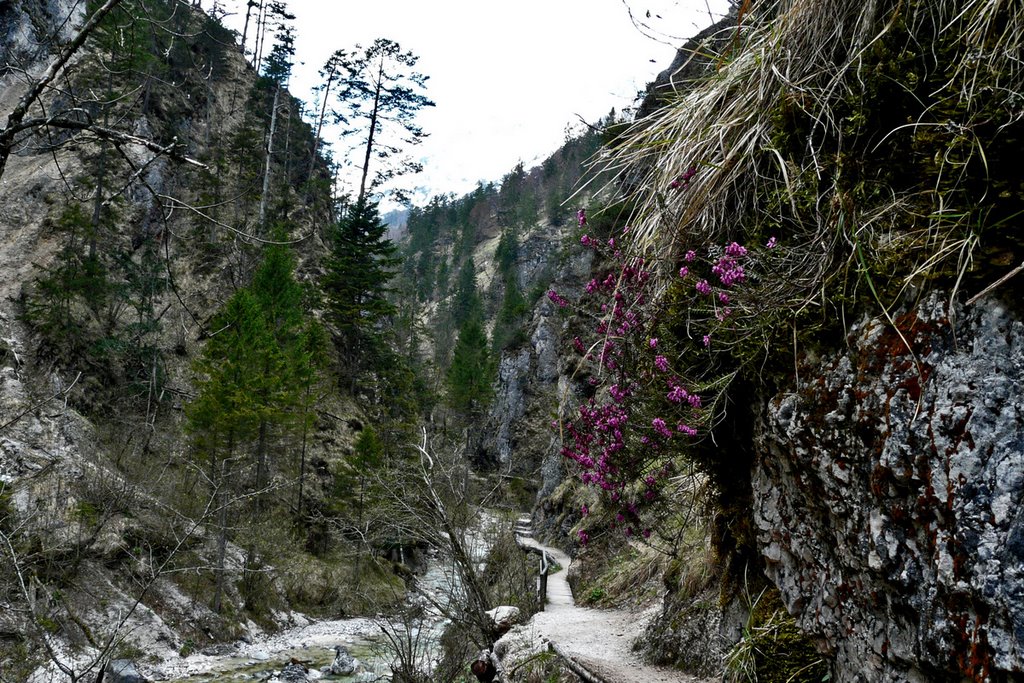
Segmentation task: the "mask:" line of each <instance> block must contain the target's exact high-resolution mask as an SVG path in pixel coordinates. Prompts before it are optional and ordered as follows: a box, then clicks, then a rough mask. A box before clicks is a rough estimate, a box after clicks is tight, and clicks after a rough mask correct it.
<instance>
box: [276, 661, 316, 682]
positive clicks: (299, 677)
mask: <svg viewBox="0 0 1024 683" xmlns="http://www.w3.org/2000/svg"><path fill="white" fill-rule="evenodd" d="M277 680H279V681H283V682H284V683H309V677H308V676H306V667H304V666H302V665H301V664H296V663H294V662H293V663H291V664H288V665H287V666H286V667H284V668H283V669H281V673H280V674H278V676H277Z"/></svg>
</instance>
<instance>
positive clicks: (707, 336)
mask: <svg viewBox="0 0 1024 683" xmlns="http://www.w3.org/2000/svg"><path fill="white" fill-rule="evenodd" d="M704 346H711V335H710V334H705V335H704Z"/></svg>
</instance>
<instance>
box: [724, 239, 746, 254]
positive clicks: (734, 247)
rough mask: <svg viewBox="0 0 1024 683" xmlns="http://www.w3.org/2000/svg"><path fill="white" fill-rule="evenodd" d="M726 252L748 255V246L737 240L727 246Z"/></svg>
mask: <svg viewBox="0 0 1024 683" xmlns="http://www.w3.org/2000/svg"><path fill="white" fill-rule="evenodd" d="M725 253H726V254H728V255H729V256H735V257H740V256H746V255H747V248H746V247H744V246H742V245H740V244H739V243H737V242H733V243H731V244H730V245H729V246H727V247H726V248H725Z"/></svg>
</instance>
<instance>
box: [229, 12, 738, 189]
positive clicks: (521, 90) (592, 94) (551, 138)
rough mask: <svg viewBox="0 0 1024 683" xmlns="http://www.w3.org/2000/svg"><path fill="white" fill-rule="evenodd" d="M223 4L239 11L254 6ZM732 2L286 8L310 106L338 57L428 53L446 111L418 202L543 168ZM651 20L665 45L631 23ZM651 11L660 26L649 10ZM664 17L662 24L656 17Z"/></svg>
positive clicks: (425, 157) (431, 86)
mask: <svg viewBox="0 0 1024 683" xmlns="http://www.w3.org/2000/svg"><path fill="white" fill-rule="evenodd" d="M223 5H224V6H225V7H227V8H228V9H229V10H233V11H235V12H236V13H237V14H236V16H235V17H232V18H230V19H229V20H228V23H229V24H230V25H232V26H239V27H240V24H241V18H242V16H243V15H244V0H227V1H226V2H223ZM727 5H728V2H727V0H707V2H706V1H705V0H649V1H645V0H628V6H627V4H626V3H625V2H624V1H623V0H507V1H504V2H495V1H493V0H490V1H489V0H433V1H428V0H362V1H360V2H352V1H350V0H329V1H328V0H288V6H289V9H290V11H291V12H292V13H294V14H295V15H296V17H297V18H296V22H295V25H296V51H297V55H296V59H297V61H298V62H300V63H298V64H296V67H295V70H294V73H293V82H292V88H291V89H292V91H293V93H294V94H295V95H296V96H298V97H299V98H301V99H303V100H306V101H307V102H309V103H311V102H312V101H313V95H312V94H311V93H310V89H311V88H312V86H313V85H315V84H316V81H317V74H318V71H319V69H320V67H321V66H322V65H323V63H324V62H325V61H326V60H327V58H328V56H330V54H331V53H332V52H333V51H334V50H336V49H338V48H351V47H353V46H354V45H355V44H356V43H361V44H363V45H368V44H369V43H371V42H373V40H374V39H375V38H379V37H383V38H389V39H391V40H394V41H397V42H398V43H400V44H401V46H402V48H403V49H405V50H411V51H412V52H414V53H415V54H417V55H419V57H420V61H419V64H418V65H417V66H418V70H419V71H420V72H421V73H424V74H426V75H427V76H429V81H428V82H427V86H428V90H427V96H428V97H430V98H431V99H432V100H433V101H434V102H435V103H436V104H437V106H436V107H434V108H430V109H424V110H422V112H421V114H420V117H419V123H420V124H421V125H422V127H423V129H424V131H425V132H427V133H429V135H430V137H429V138H428V139H427V140H426V141H424V142H423V143H422V144H421V145H420V146H419V148H418V149H417V150H415V156H417V157H419V158H421V161H422V162H423V163H424V166H425V170H424V172H423V173H421V174H419V175H417V176H415V177H414V178H412V179H408V178H407V179H406V180H405V184H406V186H409V187H411V186H419V187H420V188H422V189H421V191H420V193H419V196H418V197H417V198H416V201H417V203H421V202H422V201H425V199H427V198H429V196H433V195H434V194H437V193H441V192H454V193H456V194H457V195H458V194H462V193H465V192H468V191H470V190H472V189H473V188H474V187H475V186H476V183H477V181H479V180H485V181H488V180H500V179H501V177H502V176H503V175H504V174H505V173H507V172H508V171H509V170H510V169H511V168H512V167H513V166H514V165H515V164H516V163H517V162H518V161H522V162H523V163H524V164H526V166H527V167H530V166H533V165H536V164H537V163H539V162H540V161H542V160H543V159H544V158H545V157H546V156H547V155H549V154H550V153H551V152H553V151H554V150H555V149H557V148H558V147H559V146H560V145H561V144H562V142H563V141H564V139H565V135H566V126H567V125H569V126H573V127H576V128H578V121H579V120H578V118H577V117H578V116H581V117H583V118H584V119H586V120H587V121H591V122H593V121H596V120H597V119H599V118H600V117H602V116H603V115H604V114H606V113H607V112H608V111H609V109H611V108H612V107H615V108H616V109H617V110H621V109H622V108H623V107H628V106H630V105H631V104H632V102H633V99H634V97H635V95H636V93H637V91H638V90H641V89H643V88H644V87H645V86H646V84H647V83H648V82H649V81H651V80H653V79H654V76H655V75H656V74H657V73H658V72H659V71H661V70H662V69H664V68H665V67H667V66H668V65H669V63H670V62H671V61H672V57H673V56H674V54H675V49H676V47H678V46H679V45H680V44H681V43H682V42H683V40H684V39H685V38H687V37H689V36H691V35H693V34H695V33H697V32H698V31H699V30H701V29H702V28H704V27H705V26H707V25H708V24H709V23H711V16H710V15H711V14H712V13H713V14H714V16H715V18H716V19H717V18H718V17H719V16H721V13H722V12H724V11H725V8H726V7H727ZM630 10H632V12H633V14H634V16H635V17H636V19H637V20H639V21H642V22H645V23H649V25H650V26H651V28H652V29H655V31H657V32H660V33H661V34H662V35H663V36H664V35H666V34H667V36H668V37H665V38H663V41H664V42H658V41H656V40H653V39H652V38H650V37H647V36H645V35H644V33H643V32H642V31H641V29H639V28H637V27H636V26H634V23H633V22H632V21H631V20H630ZM648 11H650V12H651V16H650V19H648V18H647V12H648ZM659 15H660V17H661V18H660V19H659V18H658V17H659Z"/></svg>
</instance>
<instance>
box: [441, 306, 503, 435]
mask: <svg viewBox="0 0 1024 683" xmlns="http://www.w3.org/2000/svg"><path fill="white" fill-rule="evenodd" d="M492 370H493V368H492V366H491V356H490V353H489V352H488V343H487V334H486V333H485V332H484V328H483V325H482V324H481V323H480V319H479V318H478V317H476V316H474V317H472V318H470V319H469V320H467V321H466V322H465V324H463V326H462V327H461V328H460V329H459V338H458V341H457V342H456V343H455V351H454V353H453V354H452V364H451V366H450V367H449V368H448V402H449V404H450V405H451V406H452V407H453V408H455V410H457V411H459V412H460V413H462V414H463V415H466V416H468V417H473V416H477V415H479V414H481V413H482V412H483V410H484V408H486V407H487V404H488V403H489V402H490V399H491V396H492V394H493V390H492V388H491V372H492Z"/></svg>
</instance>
